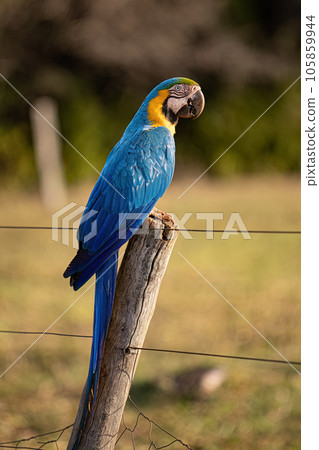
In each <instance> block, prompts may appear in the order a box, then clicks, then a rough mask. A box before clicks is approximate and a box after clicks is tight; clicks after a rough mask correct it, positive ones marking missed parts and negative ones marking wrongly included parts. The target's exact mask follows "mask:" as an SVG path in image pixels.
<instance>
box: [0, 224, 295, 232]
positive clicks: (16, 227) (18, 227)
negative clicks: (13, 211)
mask: <svg viewBox="0 0 319 450" xmlns="http://www.w3.org/2000/svg"><path fill="white" fill-rule="evenodd" d="M0 230H68V231H77V230H78V228H73V227H49V226H43V227H38V226H33V225H30V226H26V225H0ZM172 231H176V232H179V231H186V232H189V233H232V234H237V233H246V234H301V231H300V230H209V229H207V230H206V229H200V228H176V229H175V230H172Z"/></svg>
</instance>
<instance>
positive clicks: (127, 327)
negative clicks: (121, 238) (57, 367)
mask: <svg viewBox="0 0 319 450" xmlns="http://www.w3.org/2000/svg"><path fill="white" fill-rule="evenodd" d="M146 223H147V224H148V225H149V231H148V232H147V233H145V234H136V235H134V236H133V237H132V238H131V239H130V241H129V243H128V246H127V249H126V252H125V256H124V258H123V261H122V264H121V267H120V270H119V273H118V276H117V283H116V292H115V299H114V307H113V312H112V319H111V323H110V326H109V331H108V335H107V339H106V342H105V346H104V351H103V356H102V362H101V369H100V374H99V384H98V389H97V395H96V400H95V406H94V410H93V420H90V421H87V423H86V424H85V426H84V429H83V431H82V435H81V439H80V442H79V445H78V448H79V449H82V450H83V449H86V450H92V449H95V450H97V449H102V448H103V449H105V450H110V449H113V448H114V446H115V443H116V438H117V434H118V431H119V428H120V423H121V418H122V414H123V410H124V407H125V404H126V400H127V397H128V394H129V390H130V387H131V383H132V380H133V377H134V373H135V369H136V366H137V362H138V358H139V354H140V351H139V350H134V349H132V348H130V347H142V346H143V343H144V339H145V335H146V332H147V329H148V326H149V324H150V321H151V318H152V315H153V312H154V309H155V305H156V300H157V295H158V291H159V288H160V284H161V281H162V279H163V276H164V273H165V270H166V266H167V263H168V260H169V257H170V255H171V252H172V249H173V246H174V244H175V241H176V239H177V235H178V233H177V232H176V230H177V226H176V225H175V223H174V221H173V220H172V218H171V217H170V216H169V215H167V214H166V213H163V212H161V211H159V210H157V209H154V210H153V211H152V213H151V214H150V215H149V217H148V219H147V222H146ZM85 390H86V386H85V387H84V390H83V393H82V398H81V401H80V406H79V410H78V414H77V417H76V421H75V424H74V427H73V432H72V436H71V439H70V442H69V445H68V450H70V449H72V448H73V445H74V440H75V437H76V435H77V430H78V428H79V420H80V417H81V411H82V407H83V400H84V397H85Z"/></svg>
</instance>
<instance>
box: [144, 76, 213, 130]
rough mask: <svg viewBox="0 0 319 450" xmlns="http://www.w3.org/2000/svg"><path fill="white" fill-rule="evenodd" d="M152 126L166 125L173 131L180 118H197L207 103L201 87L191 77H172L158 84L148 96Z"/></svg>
mask: <svg viewBox="0 0 319 450" xmlns="http://www.w3.org/2000/svg"><path fill="white" fill-rule="evenodd" d="M146 100H148V107H147V112H148V120H149V122H150V124H151V125H152V126H166V127H167V128H169V129H170V130H171V131H172V133H174V131H175V126H176V125H177V123H178V119H179V118H182V119H188V118H192V119H196V118H197V117H198V116H199V115H200V114H201V113H202V111H203V109H204V105H205V99H204V95H203V93H202V90H201V87H200V86H199V85H198V84H197V83H196V82H195V81H193V80H190V79H189V78H182V77H176V78H170V79H169V80H166V81H163V82H162V83H161V84H159V85H158V86H156V88H155V89H153V90H152V92H151V93H150V94H149V95H148V97H147V98H146Z"/></svg>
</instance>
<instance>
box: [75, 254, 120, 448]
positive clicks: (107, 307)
mask: <svg viewBox="0 0 319 450" xmlns="http://www.w3.org/2000/svg"><path fill="white" fill-rule="evenodd" d="M117 261H118V252H116V253H115V254H114V255H112V256H111V257H110V258H109V259H108V260H107V261H106V262H105V263H104V264H103V265H102V266H101V268H100V269H99V270H98V271H97V272H96V284H95V303H94V322H93V341H92V348H91V359H90V368H89V374H88V378H87V386H86V397H85V402H84V407H83V412H82V417H81V425H80V428H79V431H78V435H77V437H76V441H75V444H74V447H73V449H76V448H77V446H78V443H79V440H80V437H81V433H82V430H83V428H84V425H85V423H86V421H87V420H88V419H89V417H90V414H91V412H92V410H93V408H94V401H95V395H96V390H97V383H98V376H99V368H100V359H101V355H102V352H103V346H104V342H105V339H106V334H107V329H108V326H109V323H110V319H111V314H112V308H113V299H114V291H115V280H116V272H117Z"/></svg>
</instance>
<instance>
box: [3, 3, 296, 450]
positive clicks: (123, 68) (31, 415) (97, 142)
mask: <svg viewBox="0 0 319 450" xmlns="http://www.w3.org/2000/svg"><path fill="white" fill-rule="evenodd" d="M299 21H300V2H299V1H295V0H290V1H288V0H283V1H281V2H275V1H266V0H261V1H259V2H256V1H253V0H244V1H242V2H238V1H235V0H223V1H221V0H218V1H217V0H214V1H211V0H199V1H197V2H192V3H191V2H185V1H184V2H182V1H174V2H172V1H168V0H164V1H160V2H159V1H157V2H155V1H154V2H149V1H146V0H140V1H138V2H137V1H133V0H121V1H105V0H95V1H94V2H89V0H77V1H75V0H55V1H53V0H32V1H31V0H30V1H26V0H14V1H12V0H4V1H2V2H1V4H0V42H1V46H0V65H1V73H2V74H3V75H4V76H5V77H6V78H7V79H8V80H9V81H10V83H12V84H13V85H14V86H15V87H16V88H17V89H18V90H19V91H20V92H21V93H22V94H23V95H24V96H25V97H26V98H27V99H28V100H29V101H30V102H31V103H33V102H35V101H36V99H37V98H39V97H41V96H49V97H51V98H53V99H55V100H56V101H57V105H58V108H59V120H60V124H61V132H62V134H63V135H64V136H65V137H66V138H67V139H68V140H69V141H70V142H71V143H72V145H74V146H75V147H76V148H77V149H78V150H79V151H80V152H81V153H82V154H83V155H84V156H85V157H86V158H87V159H88V160H89V161H90V162H91V163H92V164H93V165H94V166H95V167H96V168H97V169H98V170H101V169H102V167H103V165H104V163H105V159H106V157H107V154H108V152H109V151H110V150H111V148H112V146H113V145H114V144H115V143H116V142H117V140H118V139H119V138H120V136H121V134H122V132H123V131H124V129H125V127H126V126H127V124H128V123H129V121H130V119H131V118H132V116H133V115H134V113H135V112H136V110H137V108H138V107H139V105H140V104H141V102H142V100H143V99H144V97H145V96H146V95H147V94H148V92H149V91H150V90H151V89H152V88H153V87H154V86H155V85H156V84H158V83H159V82H160V81H162V80H164V79H166V78H169V77H172V76H180V75H181V76H187V77H190V78H193V79H195V80H196V81H198V82H199V83H200V85H201V86H202V89H203V91H204V94H205V98H206V108H205V111H204V113H203V114H202V116H201V117H200V118H199V119H198V120H196V121H184V122H183V121H181V123H180V124H179V125H178V127H177V133H176V147H177V152H176V174H175V178H174V182H173V183H172V185H171V187H170V188H169V190H168V191H167V193H166V194H165V196H164V197H163V199H161V200H160V202H159V205H158V206H159V207H160V208H163V209H164V210H166V211H169V212H174V213H176V214H177V215H178V217H181V216H183V214H184V213H185V212H192V213H193V216H192V219H191V220H190V221H189V222H187V226H188V227H192V226H194V227H196V228H202V227H203V226H204V223H203V222H201V223H199V222H198V221H195V220H194V216H195V212H209V211H213V212H223V213H224V218H225V220H224V221H222V222H220V223H219V222H217V224H218V228H222V227H223V226H224V225H225V223H226V222H227V219H228V218H229V215H230V213H231V212H239V213H240V214H241V217H242V218H243V220H244V222H245V224H246V226H247V227H248V228H251V229H254V228H255V229H258V228H259V229H299V228H300V183H299V168H300V85H299V83H296V84H295V85H294V86H293V87H292V88H291V89H290V90H289V91H288V92H287V94H285V95H284V96H283V97H282V98H281V99H280V100H279V101H278V102H277V103H276V104H275V105H274V106H273V107H272V108H271V109H270V110H269V111H268V112H267V113H266V114H265V115H264V116H263V117H262V118H261V119H260V120H259V121H258V122H257V123H256V124H255V125H254V126H253V127H252V129H251V130H249V131H248V132H247V134H245V135H244V136H243V137H242V138H241V139H240V140H239V141H238V142H237V143H236V144H235V145H234V146H233V147H232V148H231V149H230V150H229V151H228V152H227V153H226V154H225V155H224V156H223V157H222V158H221V159H220V160H219V161H218V162H217V163H216V164H214V165H213V167H212V168H211V169H210V170H209V171H208V173H207V174H206V175H205V177H203V178H202V179H201V180H200V181H199V182H198V183H197V184H196V185H195V186H194V187H193V188H192V189H190V190H189V191H188V193H187V194H185V195H184V196H183V197H182V198H181V199H179V200H178V196H179V195H180V194H181V193H182V192H183V191H184V190H185V189H186V188H187V187H188V186H189V185H190V183H191V182H193V180H194V179H196V178H197V177H198V176H199V175H200V174H201V173H202V171H203V170H205V169H206V168H207V167H208V166H209V165H210V164H212V163H213V162H214V161H215V159H216V158H218V156H219V155H220V154H221V153H223V152H224V151H225V150H226V149H227V148H228V147H229V146H230V145H231V144H232V143H233V142H234V141H235V139H237V138H238V136H240V135H241V133H243V131H245V130H246V129H247V128H248V127H249V126H250V125H251V124H252V123H253V122H254V121H255V120H256V119H257V118H258V117H259V116H260V115H261V114H262V113H263V112H264V111H265V110H266V108H268V107H269V106H270V104H271V103H272V102H274V101H275V100H276V99H277V98H278V97H279V96H280V95H281V94H282V93H283V92H284V91H285V90H286V89H287V88H288V86H290V85H291V83H292V82H293V81H295V80H296V79H297V77H298V76H299V72H300V70H299V57H300V52H299V44H300V42H299V41H300V39H299V31H300V25H299ZM0 136H1V139H0V179H1V189H0V200H1V210H0V224H3V225H5V224H11V225H46V226H50V224H51V215H50V214H49V212H48V211H47V210H45V209H44V208H43V207H42V205H41V201H40V197H39V193H38V175H37V170H36V164H35V158H34V150H33V142H32V134H31V128H30V108H29V105H28V104H27V103H26V102H25V101H24V100H23V99H22V98H21V97H19V95H18V94H17V93H16V92H15V91H14V90H13V89H12V88H11V87H10V86H9V85H8V84H7V83H5V82H4V81H3V80H1V82H0ZM62 152H63V162H64V168H65V172H66V178H67V181H68V199H69V200H70V201H75V202H77V203H78V204H82V205H83V204H85V203H86V201H87V198H88V196H89V193H90V191H91V189H92V187H93V185H94V183H95V181H96V178H97V174H96V173H95V172H94V171H93V170H92V168H91V167H90V166H89V165H88V164H87V163H86V162H85V161H84V160H83V159H82V158H80V157H79V155H77V154H76V152H75V151H74V150H73V149H72V148H71V147H70V146H69V145H67V144H66V143H65V142H62ZM217 224H216V225H217ZM0 236H1V251H2V258H1V259H0V286H1V299H2V301H1V303H2V314H1V318H0V328H1V329H10V330H14V329H22V330H36V331H37V330H39V331H41V330H44V329H45V328H46V327H48V326H49V325H50V324H51V323H52V322H53V321H54V320H55V319H56V318H57V317H58V316H59V315H60V314H61V313H62V312H63V311H64V310H65V308H66V307H68V306H69V305H70V304H71V303H72V302H73V301H74V300H75V299H76V298H77V297H78V296H79V295H80V293H81V292H80V293H74V292H73V291H71V290H70V289H69V288H68V286H67V283H66V282H65V280H63V279H62V276H61V274H62V273H63V271H64V269H65V267H66V265H67V264H68V262H69V260H70V259H71V258H72V256H73V254H74V249H72V248H71V247H65V246H63V245H62V244H61V243H57V242H54V241H52V240H51V234H50V231H42V232H35V231H21V232H20V231H19V232H18V231H13V230H11V231H10V230H6V231H5V230H2V231H1V235H0ZM178 251H179V252H181V253H182V254H183V255H184V256H185V257H186V258H187V259H188V260H189V261H190V262H191V263H192V264H193V265H194V266H195V267H196V268H197V269H198V270H199V271H201V273H203V275H204V276H205V277H206V278H207V279H208V280H209V281H210V282H211V283H212V284H213V285H214V286H216V288H217V289H218V290H219V291H220V292H221V293H222V294H223V295H224V296H225V297H226V298H227V299H228V300H229V301H230V302H231V303H233V304H234V306H235V307H236V308H238V309H239V310H240V312H241V313H242V314H243V315H244V316H245V317H247V319H248V320H249V321H250V322H251V323H252V324H253V325H254V326H255V327H256V328H257V329H258V330H259V331H260V332H261V333H262V334H263V335H265V337H266V338H267V339H268V340H269V341H270V342H271V343H272V344H273V345H274V346H275V347H276V348H278V350H279V351H280V352H281V353H282V354H283V355H285V357H287V358H290V359H294V360H298V359H299V357H300V356H299V352H300V339H299V337H300V336H299V333H300V323H299V322H300V320H299V319H300V305H299V301H300V241H299V237H296V236H276V235H274V236H265V235H253V236H252V239H251V240H244V239H242V237H241V236H237V237H236V236H233V237H231V238H230V239H229V240H228V241H224V240H221V239H220V235H215V238H214V240H212V241H207V240H206V239H205V236H204V235H194V239H193V240H190V241H187V240H185V239H183V238H182V237H180V238H179V240H178V242H177V245H176V248H175V250H174V252H173V255H172V258H171V261H170V263H169V266H168V270H167V273H166V275H165V278H164V281H163V285H162V288H161V291H160V295H159V299H158V305H157V309H156V312H155V315H154V318H153V320H152V323H151V327H150V330H149V332H148V335H147V340H146V345H148V346H153V347H162V348H165V347H166V348H175V349H183V350H190V351H201V352H213V353H225V354H238V355H244V356H245V355H251V356H256V357H268V358H279V356H278V354H277V353H276V352H275V351H274V350H273V349H272V348H271V347H270V346H268V345H267V344H266V343H265V341H264V340H262V338H261V337H260V336H259V335H258V334H256V333H255V332H254V330H253V329H252V328H250V327H249V326H248V325H247V323H245V322H244V321H243V320H242V319H241V318H240V317H239V316H238V315H236V313H235V312H234V311H233V310H232V309H231V308H230V307H229V306H228V305H227V304H226V303H225V302H224V300H222V299H221V298H220V297H218V295H217V294H216V292H215V291H214V290H212V288H211V287H210V286H209V285H208V284H206V283H205V282H204V281H203V279H201V278H200V277H199V276H198V274H196V272H194V271H193V269H192V268H191V267H190V266H189V265H187V264H186V263H185V261H183V259H182V258H181V257H180V256H179V255H178ZM92 311H93V289H91V290H90V291H88V293H87V294H85V296H83V298H82V299H81V300H80V301H79V302H78V303H77V304H76V305H75V306H74V307H73V308H72V309H71V310H70V311H69V312H68V313H67V314H66V315H65V316H64V317H63V318H62V319H61V320H60V321H59V322H58V323H57V325H56V326H54V328H53V329H52V330H51V331H57V332H59V331H60V332H66V333H79V334H90V333H91V323H92ZM0 339H1V341H0V342H1V371H3V370H5V369H6V368H7V367H8V366H9V365H10V364H11V363H12V361H13V360H14V359H15V358H16V357H17V356H18V355H19V354H20V353H21V352H23V351H24V350H25V349H26V348H27V347H28V346H29V345H30V344H31V343H32V342H33V341H34V339H35V337H33V336H12V335H5V334H3V335H0ZM89 352H90V342H89V341H88V340H83V342H82V341H80V340H79V339H72V338H61V337H49V336H46V337H43V338H42V339H41V340H40V341H39V342H38V343H36V344H35V345H34V347H33V348H32V349H30V350H29V351H28V353H26V355H25V356H23V358H21V360H20V361H19V362H18V363H17V364H16V365H15V366H14V367H12V369H10V371H8V373H7V374H6V375H5V376H4V377H3V378H2V379H1V380H0V393H1V401H0V413H1V418H2V419H1V423H0V443H1V442H3V441H11V440H15V439H19V438H25V437H28V436H31V435H35V434H38V433H46V432H48V431H51V430H53V429H58V428H62V427H64V426H66V425H68V424H70V423H72V422H73V420H74V417H75V413H76V409H77V404H78V400H79V396H80V393H81V390H82V386H83V384H84V381H85V377H86V373H87V367H88V361H89ZM212 367H216V368H218V369H220V370H222V371H224V373H225V374H226V378H225V380H224V381H223V383H222V384H221V386H220V387H219V388H218V389H217V390H216V391H215V392H214V393H212V394H211V395H209V396H206V397H204V398H203V397H202V396H200V395H199V394H198V392H197V390H196V386H195V387H193V388H192V389H190V391H189V392H185V391H184V392H180V391H179V390H178V389H177V386H176V385H175V384H174V383H175V381H174V380H176V377H178V376H179V375H181V374H187V372H188V371H189V370H193V369H196V368H201V369H202V368H212ZM299 382H300V379H299V375H298V374H297V373H296V372H294V371H293V369H291V368H290V367H289V366H287V367H285V366H281V365H275V364H274V365H272V364H263V363H253V362H243V361H226V360H211V359H207V358H203V357H189V356H182V355H180V356H176V355H164V354H163V355H162V354H152V353H146V352H145V353H142V356H141V359H140V363H139V368H138V371H137V374H136V379H135V382H134V384H133V387H132V398H133V399H134V400H135V401H136V403H137V405H138V406H139V407H140V408H141V410H142V411H143V413H145V414H146V415H147V416H148V417H150V418H151V419H153V420H155V421H156V422H158V423H159V425H161V426H162V427H163V428H164V429H166V430H168V431H169V432H171V433H173V434H174V435H176V436H178V437H179V438H181V439H182V440H183V441H184V442H186V443H187V444H188V445H189V446H190V447H191V448H193V449H196V450H204V449H209V450H210V449H214V450H215V449H247V448H258V449H267V450H268V449H278V450H279V449H298V448H300V386H299ZM136 417H137V411H136V410H135V409H134V408H132V406H130V405H128V407H127V410H126V412H125V419H126V423H127V424H128V425H129V426H133V425H134V423H135V421H136ZM133 435H134V439H135V446H136V448H138V449H142V448H149V445H150V439H149V423H148V422H147V421H143V420H141V422H140V423H139V425H138V427H137V428H136V430H135V432H134V433H133ZM67 438H68V433H67V432H66V433H65V434H64V435H63V436H62V437H61V439H59V448H60V449H64V448H66V444H67ZM152 438H153V439H154V440H155V441H156V443H157V445H158V446H160V445H166V444H168V442H169V441H170V440H169V439H168V437H167V436H165V434H163V433H162V432H161V431H160V430H156V428H154V427H153V434H152ZM40 440H41V439H40ZM44 440H45V441H46V440H48V439H46V438H44ZM20 446H21V445H20ZM32 446H33V447H34V448H38V447H39V446H40V444H37V442H35V441H31V442H30V447H32ZM45 448H48V449H51V448H52V449H53V448H56V446H55V444H52V446H51V447H50V445H47V446H46V447H45ZM117 448H119V449H120V450H126V449H130V448H134V447H133V444H132V438H131V436H130V433H126V434H125V435H124V436H123V438H122V439H121V440H120V441H119V444H118V446H117ZM169 448H176V449H179V448H182V447H181V445H180V444H178V443H175V444H174V445H172V446H171V447H169Z"/></svg>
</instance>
